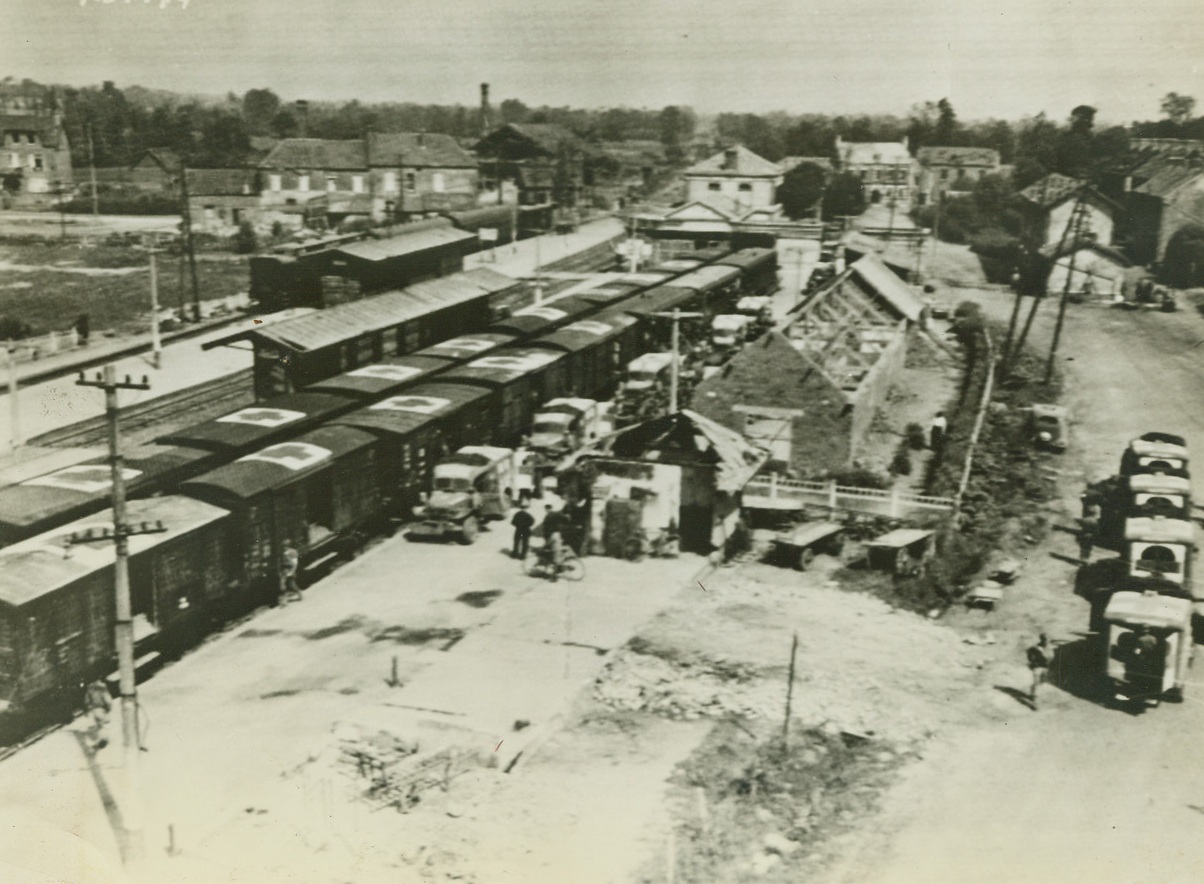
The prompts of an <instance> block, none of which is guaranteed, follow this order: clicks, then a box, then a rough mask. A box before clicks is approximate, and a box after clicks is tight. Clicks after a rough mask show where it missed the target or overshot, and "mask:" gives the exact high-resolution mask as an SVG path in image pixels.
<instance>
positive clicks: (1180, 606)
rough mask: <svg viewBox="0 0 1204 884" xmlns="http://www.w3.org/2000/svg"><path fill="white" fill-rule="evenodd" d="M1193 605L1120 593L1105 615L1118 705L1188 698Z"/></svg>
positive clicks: (1163, 597) (1109, 664)
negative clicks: (1186, 696)
mask: <svg viewBox="0 0 1204 884" xmlns="http://www.w3.org/2000/svg"><path fill="white" fill-rule="evenodd" d="M1191 620H1192V610H1191V602H1189V601H1188V600H1186V599H1181V598H1175V597H1173V596H1166V595H1159V594H1158V593H1156V592H1152V591H1148V592H1128V591H1125V592H1117V593H1114V594H1113V595H1112V598H1111V599H1110V600H1109V601H1108V607H1107V609H1106V610H1105V612H1104V621H1105V622H1106V623H1107V629H1108V632H1107V660H1106V671H1107V676H1108V682H1109V686H1110V688H1111V694H1112V697H1113V699H1114V700H1117V701H1129V702H1134V703H1139V704H1141V705H1142V706H1147V705H1154V706H1156V705H1158V703H1159V702H1160V701H1161V700H1162V699H1168V700H1172V701H1176V702H1177V701H1179V700H1182V699H1183V688H1184V685H1185V684H1186V681H1187V672H1188V666H1189V665H1190V663H1191V655H1192V651H1193V643H1192V625H1191Z"/></svg>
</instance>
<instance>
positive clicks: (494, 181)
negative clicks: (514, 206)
mask: <svg viewBox="0 0 1204 884" xmlns="http://www.w3.org/2000/svg"><path fill="white" fill-rule="evenodd" d="M476 153H477V157H478V159H479V162H480V166H481V177H482V183H481V187H482V190H485V191H497V190H498V188H499V187H501V186H503V185H504V184H505V183H506V182H511V183H513V185H514V186H515V187H516V189H517V194H518V203H519V205H521V206H555V207H558V208H561V209H573V208H576V207H578V206H580V205H581V204H582V203H584V202H585V201H586V197H587V195H588V193H589V190H590V188H592V186H593V183H594V182H593V170H592V169H591V168H590V161H591V159H592V158H593V156H594V151H593V150H592V149H591V148H590V147H589V146H588V145H587V144H586V143H585V142H584V141H582V140H581V139H580V138H578V137H577V136H576V135H574V134H573V133H572V132H570V131H569V130H568V129H565V128H564V127H563V126H558V125H555V124H553V123H507V124H506V125H505V126H501V127H499V128H497V129H494V130H493V131H492V132H490V133H489V134H488V135H486V136H485V137H484V138H482V139H481V140H480V141H478V142H477V145H476Z"/></svg>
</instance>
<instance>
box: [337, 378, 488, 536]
mask: <svg viewBox="0 0 1204 884" xmlns="http://www.w3.org/2000/svg"><path fill="white" fill-rule="evenodd" d="M494 398H495V397H494V395H493V393H492V392H491V391H490V390H488V389H485V388H484V387H479V386H474V385H471V384H420V385H418V386H416V387H411V388H409V389H407V390H406V392H405V393H403V394H401V395H397V396H390V397H389V398H387V399H382V400H381V401H380V402H377V403H374V404H373V405H370V406H368V407H367V408H360V409H357V410H355V411H353V412H351V413H350V414H346V415H343V417H341V418H339V419H338V421H337V424H338V425H340V426H347V427H354V428H356V429H358V430H365V431H367V432H370V433H373V434H375V435H376V436H377V437H378V438H379V439H380V445H379V451H380V457H379V464H380V469H379V476H380V487H381V489H382V494H383V495H384V497H385V499H386V500H385V503H386V510H387V511H388V512H389V513H390V514H391V515H393V516H401V517H404V516H405V515H406V514H408V513H409V512H410V510H411V509H412V508H413V507H414V506H415V505H416V504H417V503H418V502H419V496H420V495H421V493H422V492H424V491H425V490H426V489H427V488H429V487H430V479H431V470H432V469H433V468H434V466H435V464H436V463H438V462H439V459H440V458H441V457H443V456H445V455H446V454H448V453H449V452H452V451H456V450H457V449H459V448H461V447H463V446H464V445H466V444H468V443H469V442H476V443H481V442H489V441H491V440H492V438H493V431H494V428H495V426H496V416H495V415H494V414H493V412H492V411H491V410H490V407H491V405H490V404H491V403H492V402H493V400H494Z"/></svg>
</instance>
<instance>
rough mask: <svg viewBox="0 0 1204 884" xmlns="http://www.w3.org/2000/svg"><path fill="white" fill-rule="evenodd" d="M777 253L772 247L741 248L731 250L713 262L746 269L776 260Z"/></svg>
mask: <svg viewBox="0 0 1204 884" xmlns="http://www.w3.org/2000/svg"><path fill="white" fill-rule="evenodd" d="M777 255H778V253H777V252H776V251H774V250H773V249H761V248H750V249H741V250H740V251H738V252H732V253H731V254H730V255H727V256H725V257H723V258H720V259H719V260H718V261H716V262H715V263H716V264H723V265H726V266H728V267H739V268H741V269H744V270H747V269H750V268H754V267H760V266H762V265H764V264H772V263H774V262H775V261H776V260H777Z"/></svg>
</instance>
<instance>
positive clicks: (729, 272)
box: [673, 264, 740, 292]
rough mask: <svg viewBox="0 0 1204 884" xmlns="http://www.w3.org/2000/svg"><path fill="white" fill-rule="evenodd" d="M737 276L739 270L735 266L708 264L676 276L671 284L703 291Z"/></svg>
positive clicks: (738, 275)
mask: <svg viewBox="0 0 1204 884" xmlns="http://www.w3.org/2000/svg"><path fill="white" fill-rule="evenodd" d="M739 277H740V271H739V270H737V269H736V268H735V267H728V266H727V265H725V264H708V265H706V266H705V267H699V268H698V269H697V270H691V271H690V272H689V273H687V274H685V275H684V276H679V277H677V279H675V280H673V284H674V285H676V286H681V287H682V288H694V289H698V290H699V291H703V292H704V291H707V290H708V289H713V288H716V287H717V286H721V285H725V284H726V283H729V282H731V281H732V280H733V279H738V278H739Z"/></svg>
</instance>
